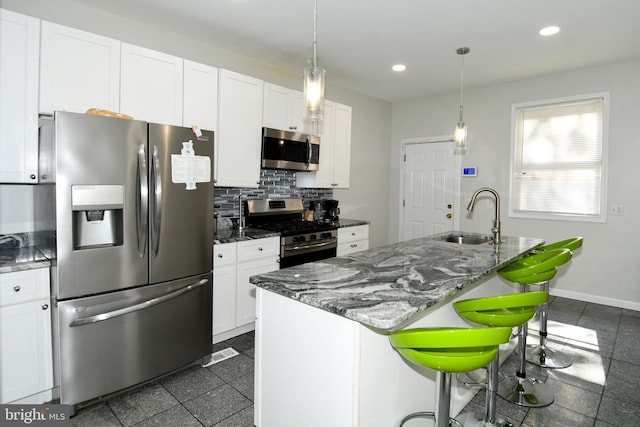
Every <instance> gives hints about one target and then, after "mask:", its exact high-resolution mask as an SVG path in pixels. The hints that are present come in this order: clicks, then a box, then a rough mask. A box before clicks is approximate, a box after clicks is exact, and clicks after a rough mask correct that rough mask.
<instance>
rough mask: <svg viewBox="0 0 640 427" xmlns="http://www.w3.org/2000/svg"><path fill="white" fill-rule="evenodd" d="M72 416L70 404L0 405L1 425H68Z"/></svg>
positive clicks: (40, 426)
mask: <svg viewBox="0 0 640 427" xmlns="http://www.w3.org/2000/svg"><path fill="white" fill-rule="evenodd" d="M70 416H71V406H70V405H55V404H50V405H0V427H5V426H6V427H14V426H37V427H66V426H70V425H71V423H70V421H69V418H70Z"/></svg>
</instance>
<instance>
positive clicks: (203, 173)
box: [171, 140, 211, 190]
mask: <svg viewBox="0 0 640 427" xmlns="http://www.w3.org/2000/svg"><path fill="white" fill-rule="evenodd" d="M210 181H211V158H209V156H196V153H195V151H194V150H193V141H191V140H189V142H183V143H182V150H180V154H172V155H171V182H173V183H174V184H185V185H186V189H187V190H195V189H196V183H197V182H210Z"/></svg>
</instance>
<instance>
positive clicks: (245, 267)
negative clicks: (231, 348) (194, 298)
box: [213, 237, 280, 343]
mask: <svg viewBox="0 0 640 427" xmlns="http://www.w3.org/2000/svg"><path fill="white" fill-rule="evenodd" d="M279 248H280V238H279V237H268V238H265V239H257V240H245V241H242V242H237V243H223V244H219V245H214V247H213V342H214V343H216V342H220V341H224V340H226V339H229V338H231V337H234V336H237V335H240V334H243V333H245V332H248V331H251V330H253V329H254V323H255V310H256V308H255V307H256V290H255V286H254V285H252V284H251V283H250V282H249V278H250V277H251V276H254V275H256V274H263V273H268V272H270V271H274V270H277V269H278V268H279V264H278V256H279Z"/></svg>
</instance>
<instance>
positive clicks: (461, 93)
mask: <svg viewBox="0 0 640 427" xmlns="http://www.w3.org/2000/svg"><path fill="white" fill-rule="evenodd" d="M460 56H461V57H462V58H461V65H460V121H462V105H463V102H462V101H463V94H464V54H461V55H460Z"/></svg>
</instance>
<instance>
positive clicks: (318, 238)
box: [245, 199, 338, 268]
mask: <svg viewBox="0 0 640 427" xmlns="http://www.w3.org/2000/svg"><path fill="white" fill-rule="evenodd" d="M246 203H247V208H246V210H245V214H246V221H247V225H248V226H250V227H254V228H260V229H263V230H269V231H275V232H278V233H280V236H281V237H280V268H286V267H292V266H294V265H298V264H303V263H305V262H311V261H318V260H321V259H325V258H331V257H334V256H336V249H337V247H338V231H337V226H336V225H335V223H332V222H326V221H323V220H315V221H305V220H303V213H304V206H303V203H302V199H250V200H247V202H246Z"/></svg>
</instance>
